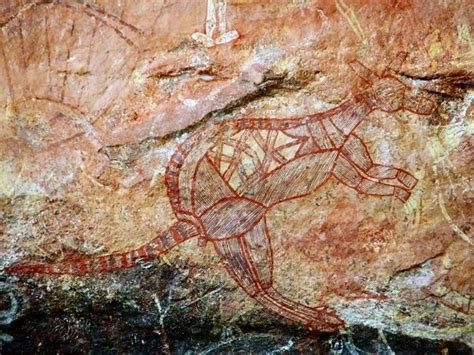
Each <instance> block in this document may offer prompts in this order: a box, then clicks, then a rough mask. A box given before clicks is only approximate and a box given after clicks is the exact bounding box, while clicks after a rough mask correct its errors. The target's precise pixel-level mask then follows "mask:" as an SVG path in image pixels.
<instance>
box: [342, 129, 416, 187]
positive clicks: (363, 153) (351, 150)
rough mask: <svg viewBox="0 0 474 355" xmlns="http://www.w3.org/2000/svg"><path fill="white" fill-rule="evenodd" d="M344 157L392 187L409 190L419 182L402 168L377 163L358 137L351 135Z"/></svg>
mask: <svg viewBox="0 0 474 355" xmlns="http://www.w3.org/2000/svg"><path fill="white" fill-rule="evenodd" d="M341 153H342V155H344V157H345V158H346V159H347V160H349V161H350V162H351V164H352V165H354V166H355V167H356V168H357V169H358V170H360V171H361V172H362V173H364V174H366V175H367V176H368V177H371V178H374V179H376V180H379V181H382V180H389V181H386V182H387V183H390V184H392V185H400V184H401V186H402V187H404V188H406V189H408V190H411V189H413V188H414V187H415V185H416V183H417V182H418V180H417V179H416V178H415V177H414V176H413V175H412V174H410V173H409V172H408V171H405V170H403V169H400V168H396V167H393V166H389V165H382V164H378V163H375V162H374V161H373V159H372V157H371V156H370V153H369V151H368V149H367V146H366V145H365V143H364V142H363V141H362V139H360V138H359V137H358V136H356V135H354V134H353V135H351V136H350V137H349V138H348V139H347V141H346V143H345V144H344V146H343V147H342V150H341Z"/></svg>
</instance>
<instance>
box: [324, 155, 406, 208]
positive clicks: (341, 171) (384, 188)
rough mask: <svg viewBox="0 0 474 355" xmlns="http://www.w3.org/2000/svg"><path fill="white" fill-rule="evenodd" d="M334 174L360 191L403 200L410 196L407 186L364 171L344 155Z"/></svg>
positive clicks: (337, 162) (338, 160) (339, 160)
mask: <svg viewBox="0 0 474 355" xmlns="http://www.w3.org/2000/svg"><path fill="white" fill-rule="evenodd" d="M333 175H334V176H335V177H336V179H338V180H339V181H340V182H342V183H343V184H344V185H346V186H349V187H350V188H352V189H354V190H356V191H357V192H359V193H363V194H366V195H371V196H395V197H397V198H398V199H400V200H401V201H403V202H405V201H406V200H408V198H409V197H410V192H409V191H408V190H407V189H406V188H404V187H401V186H397V185H392V184H389V183H387V182H385V181H384V180H380V179H377V178H373V177H371V176H369V175H367V174H366V173H363V172H362V171H361V170H360V169H358V168H357V167H356V166H355V165H354V164H352V163H351V162H350V161H349V160H347V159H346V158H345V157H344V156H340V157H339V158H338V159H337V161H336V165H335V167H334V170H333Z"/></svg>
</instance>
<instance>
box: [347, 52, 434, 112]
mask: <svg viewBox="0 0 474 355" xmlns="http://www.w3.org/2000/svg"><path fill="white" fill-rule="evenodd" d="M406 56H407V53H406V52H401V53H399V54H398V55H397V57H396V58H395V59H394V60H393V62H392V63H391V64H390V65H389V66H388V67H387V68H386V69H385V70H384V72H383V73H382V74H381V75H377V74H376V73H374V72H373V71H372V70H370V69H369V68H367V67H366V66H364V65H363V64H362V63H360V62H359V61H354V62H352V63H350V64H349V65H350V66H351V68H352V69H353V70H354V71H355V73H356V74H357V75H358V76H360V77H361V78H362V79H363V80H365V81H366V82H367V83H368V84H369V85H370V86H369V87H368V89H367V90H366V91H365V92H364V94H365V95H364V96H365V98H366V99H367V101H368V103H369V104H370V105H371V106H372V107H373V108H374V109H377V110H381V111H384V112H396V111H400V110H407V111H411V112H414V113H417V114H419V115H431V114H432V113H433V111H434V109H435V107H436V105H435V102H434V101H432V100H430V99H429V98H427V97H426V96H424V95H423V93H422V90H417V89H415V88H412V87H410V86H409V85H407V84H405V83H403V82H401V81H400V80H399V79H398V78H397V76H396V73H397V72H398V71H399V70H400V68H401V66H402V64H403V62H404V60H405V58H406Z"/></svg>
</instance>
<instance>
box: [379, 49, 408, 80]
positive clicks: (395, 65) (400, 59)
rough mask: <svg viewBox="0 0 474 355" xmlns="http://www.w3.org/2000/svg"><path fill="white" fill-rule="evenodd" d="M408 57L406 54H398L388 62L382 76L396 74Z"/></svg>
mask: <svg viewBox="0 0 474 355" xmlns="http://www.w3.org/2000/svg"><path fill="white" fill-rule="evenodd" d="M407 57H408V53H407V52H399V53H398V54H397V55H396V56H395V58H394V59H393V60H392V61H391V62H390V64H389V65H388V66H387V68H386V69H385V70H384V75H387V74H396V73H398V72H399V71H400V69H401V68H402V65H403V63H404V62H405V60H406V59H407Z"/></svg>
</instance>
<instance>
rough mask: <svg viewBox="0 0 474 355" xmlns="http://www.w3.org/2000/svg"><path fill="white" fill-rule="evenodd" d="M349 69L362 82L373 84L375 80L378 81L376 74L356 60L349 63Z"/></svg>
mask: <svg viewBox="0 0 474 355" xmlns="http://www.w3.org/2000/svg"><path fill="white" fill-rule="evenodd" d="M349 66H350V68H351V69H352V70H353V71H354V73H356V74H357V75H358V76H359V77H361V78H362V79H363V80H365V81H366V82H368V83H369V84H371V83H373V82H374V81H375V80H377V79H378V76H377V74H375V73H374V72H373V71H372V70H370V69H369V68H367V67H366V66H365V65H364V64H362V63H361V62H359V61H358V60H354V61H352V62H350V63H349Z"/></svg>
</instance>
